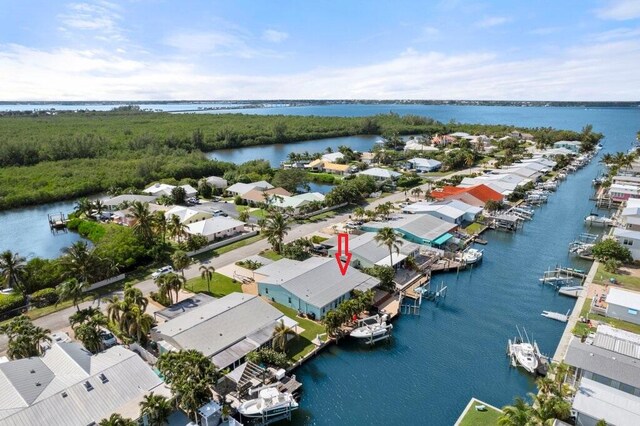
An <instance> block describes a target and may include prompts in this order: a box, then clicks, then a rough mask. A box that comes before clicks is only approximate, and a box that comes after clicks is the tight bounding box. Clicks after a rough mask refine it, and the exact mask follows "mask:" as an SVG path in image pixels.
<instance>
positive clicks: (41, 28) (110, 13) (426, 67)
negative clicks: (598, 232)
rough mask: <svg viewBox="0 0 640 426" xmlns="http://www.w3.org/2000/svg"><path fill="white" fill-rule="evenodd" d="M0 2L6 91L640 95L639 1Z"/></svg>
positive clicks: (0, 70)
mask: <svg viewBox="0 0 640 426" xmlns="http://www.w3.org/2000/svg"><path fill="white" fill-rule="evenodd" d="M0 5H1V6H2V13H0V100H99V99H104V100H160V99H336V98H340V99H531V100H636V101H637V100H640V0H564V1H558V0H555V1H547V0H537V1H535V2H532V1H518V0H511V1H464V0H452V1H424V0H421V1H420V0H414V1H409V0H396V1H377V0H369V1H349V0H340V1H339V0H334V1H326V0H325V1H293V0H291V1H280V0H269V1H262V0H254V1H246V0H245V1H215V0H208V1H205V0H201V1H190V0H181V1H173V0H119V1H116V0H110V1H106V0H86V1H82V0H80V1H62V0H60V1H47V0H21V1H10V0H2V1H0Z"/></svg>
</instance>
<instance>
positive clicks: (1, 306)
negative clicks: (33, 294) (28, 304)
mask: <svg viewBox="0 0 640 426" xmlns="http://www.w3.org/2000/svg"><path fill="white" fill-rule="evenodd" d="M24 305H25V300H24V296H22V295H21V294H17V293H14V294H0V320H4V319H7V318H11V317H14V316H17V315H19V314H20V312H18V308H20V307H23V306H24Z"/></svg>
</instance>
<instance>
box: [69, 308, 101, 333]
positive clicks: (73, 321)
mask: <svg viewBox="0 0 640 426" xmlns="http://www.w3.org/2000/svg"><path fill="white" fill-rule="evenodd" d="M96 315H102V312H101V311H100V309H98V308H94V307H93V306H89V307H88V308H84V309H82V310H80V311H77V312H76V313H74V314H73V315H71V316H70V317H69V325H70V326H71V328H72V329H73V328H76V327H77V326H78V325H80V324H82V323H85V322H87V321H89V320H90V319H91V318H92V317H94V316H96Z"/></svg>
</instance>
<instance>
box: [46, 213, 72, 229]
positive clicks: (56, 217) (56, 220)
mask: <svg viewBox="0 0 640 426" xmlns="http://www.w3.org/2000/svg"><path fill="white" fill-rule="evenodd" d="M47 219H48V221H49V228H50V229H51V231H63V230H64V231H66V229H67V222H69V219H68V218H67V217H66V215H65V214H64V213H62V212H60V213H53V214H51V213H49V214H47Z"/></svg>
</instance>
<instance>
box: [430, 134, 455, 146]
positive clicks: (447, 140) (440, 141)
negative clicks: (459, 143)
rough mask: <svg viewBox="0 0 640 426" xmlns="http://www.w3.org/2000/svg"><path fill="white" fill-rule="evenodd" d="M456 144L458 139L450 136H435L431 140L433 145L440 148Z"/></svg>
mask: <svg viewBox="0 0 640 426" xmlns="http://www.w3.org/2000/svg"><path fill="white" fill-rule="evenodd" d="M455 142H456V138H455V137H453V136H450V135H443V136H440V135H435V136H434V137H433V138H431V143H433V144H434V145H438V146H447V145H449V144H452V143H455Z"/></svg>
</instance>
